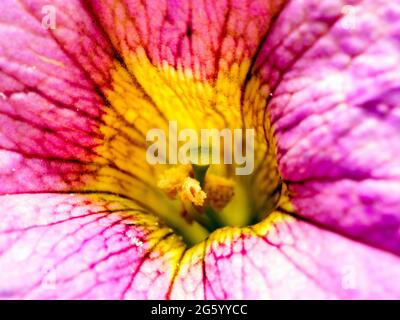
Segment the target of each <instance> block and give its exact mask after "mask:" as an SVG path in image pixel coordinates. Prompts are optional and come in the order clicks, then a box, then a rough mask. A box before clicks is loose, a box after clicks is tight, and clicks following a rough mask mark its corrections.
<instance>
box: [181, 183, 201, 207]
mask: <svg viewBox="0 0 400 320" xmlns="http://www.w3.org/2000/svg"><path fill="white" fill-rule="evenodd" d="M179 196H180V198H181V200H182V201H183V202H186V201H189V202H191V203H193V204H194V205H195V206H202V205H203V204H204V200H205V199H206V197H207V195H206V193H205V192H204V191H203V190H201V187H200V182H199V181H197V180H195V179H193V178H189V177H188V178H186V179H185V180H184V182H183V184H182V189H181V192H180V193H179Z"/></svg>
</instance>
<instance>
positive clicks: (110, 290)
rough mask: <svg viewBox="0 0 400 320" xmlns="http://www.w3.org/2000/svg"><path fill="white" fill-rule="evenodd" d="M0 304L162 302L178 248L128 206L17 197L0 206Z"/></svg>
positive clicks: (104, 200) (167, 233)
mask: <svg viewBox="0 0 400 320" xmlns="http://www.w3.org/2000/svg"><path fill="white" fill-rule="evenodd" d="M0 212H1V219H2V223H1V225H0V270H2V272H1V273H0V298H3V299H4V298H13V299H15V298H24V299H124V298H125V299H129V298H135V299H145V298H146V299H149V298H154V299H156V298H158V299H162V298H165V297H166V295H167V294H168V291H169V286H170V283H171V280H172V277H173V275H174V273H175V269H176V260H177V259H178V258H179V256H180V254H182V252H183V244H182V243H181V241H180V239H179V238H178V237H177V236H175V235H174V234H173V232H172V230H170V229H169V228H166V227H164V226H162V225H159V223H158V220H157V219H156V218H155V217H153V216H152V215H150V214H149V213H144V212H143V211H142V210H140V209H138V208H137V206H135V205H134V204H132V203H131V202H130V201H127V200H124V199H120V198H117V197H112V196H85V195H82V196H79V195H54V194H41V195H18V196H7V197H6V198H4V197H3V199H2V201H1V202H0Z"/></svg>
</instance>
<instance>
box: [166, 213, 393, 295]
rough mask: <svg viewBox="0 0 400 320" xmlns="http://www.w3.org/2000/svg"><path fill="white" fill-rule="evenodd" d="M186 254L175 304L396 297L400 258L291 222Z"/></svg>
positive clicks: (215, 239)
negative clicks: (179, 300) (179, 301)
mask: <svg viewBox="0 0 400 320" xmlns="http://www.w3.org/2000/svg"><path fill="white" fill-rule="evenodd" d="M274 219H275V218H273V217H271V218H269V219H268V220H269V221H267V222H263V223H261V224H260V225H257V226H255V227H253V228H251V229H250V228H249V229H229V230H226V229H225V230H221V231H217V232H216V233H215V234H213V235H212V236H211V238H210V239H209V240H208V241H207V243H206V244H205V245H206V247H204V245H203V244H202V245H199V246H198V247H194V248H192V249H190V250H189V251H188V252H186V255H185V258H184V262H186V263H185V264H184V265H183V267H182V268H180V269H179V273H178V275H177V276H176V279H175V282H174V286H173V288H172V293H171V297H172V298H186V299H187V298H193V299H203V298H205V299H382V298H385V299H397V298H399V297H400V287H399V285H398V283H397V281H394V279H398V278H399V276H400V268H399V267H398V264H399V262H400V261H399V257H397V256H395V255H393V254H390V253H387V252H384V251H382V250H379V249H374V248H371V247H369V246H367V245H364V244H360V243H358V242H355V241H353V240H350V239H348V238H345V237H342V236H340V235H337V234H334V233H332V232H330V231H326V230H323V229H320V228H319V227H316V226H313V225H311V224H309V223H306V222H304V221H301V220H297V219H293V218H291V217H288V216H284V217H283V219H282V218H278V219H276V220H274Z"/></svg>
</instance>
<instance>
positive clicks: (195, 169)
mask: <svg viewBox="0 0 400 320" xmlns="http://www.w3.org/2000/svg"><path fill="white" fill-rule="evenodd" d="M208 168H209V165H181V166H178V167H175V168H171V169H168V170H166V171H165V172H164V173H163V175H162V176H161V178H160V180H159V181H158V187H159V188H160V189H161V190H162V191H164V192H165V194H166V195H167V196H168V197H170V198H171V199H175V200H177V199H179V200H180V201H181V202H182V206H183V214H182V215H183V216H184V217H185V219H186V220H187V221H188V223H192V222H193V221H197V222H198V223H199V224H201V225H202V226H203V227H205V228H206V229H208V230H209V231H212V230H215V229H217V228H219V227H221V226H222V225H221V222H220V219H219V213H218V211H220V210H222V209H223V208H225V206H226V205H227V204H228V203H229V202H230V201H231V199H232V198H233V196H234V190H235V183H234V182H233V181H232V180H229V179H227V178H224V177H219V176H216V175H213V174H209V173H207V171H208Z"/></svg>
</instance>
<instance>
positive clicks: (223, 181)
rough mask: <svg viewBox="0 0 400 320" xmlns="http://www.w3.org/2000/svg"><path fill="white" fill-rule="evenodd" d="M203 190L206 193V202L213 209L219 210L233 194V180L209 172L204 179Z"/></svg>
mask: <svg viewBox="0 0 400 320" xmlns="http://www.w3.org/2000/svg"><path fill="white" fill-rule="evenodd" d="M204 191H205V192H206V193H207V201H206V204H207V205H209V206H210V207H212V208H213V209H214V210H216V211H220V210H222V209H223V208H225V207H226V205H227V204H228V203H229V202H230V201H231V200H232V198H233V196H234V195H235V182H234V181H233V180H230V179H227V178H224V177H220V176H216V175H212V174H209V175H207V177H206V179H205V184H204Z"/></svg>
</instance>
